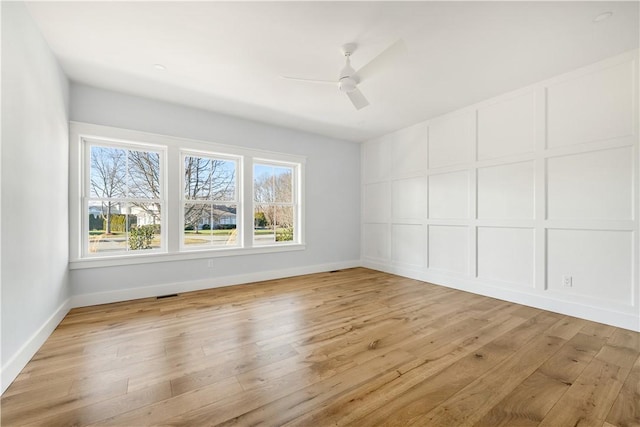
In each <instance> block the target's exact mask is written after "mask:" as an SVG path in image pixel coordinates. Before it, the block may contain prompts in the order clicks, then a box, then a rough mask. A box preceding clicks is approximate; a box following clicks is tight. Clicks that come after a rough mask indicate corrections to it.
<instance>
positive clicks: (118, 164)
mask: <svg viewBox="0 0 640 427" xmlns="http://www.w3.org/2000/svg"><path fill="white" fill-rule="evenodd" d="M86 154H87V159H86V160H87V164H88V169H89V171H88V172H89V173H88V174H87V183H86V186H85V192H86V193H85V206H86V211H85V215H86V217H85V218H86V221H85V227H86V233H85V239H83V240H84V243H85V245H84V246H85V255H87V256H92V255H101V256H104V255H114V254H115V255H118V254H122V253H127V252H131V251H135V252H140V251H154V250H155V251H157V250H159V249H161V248H163V242H162V233H161V231H162V224H163V220H162V218H163V213H164V198H163V194H164V189H163V185H162V183H163V181H162V178H163V171H162V168H161V164H162V159H163V152H162V150H154V149H151V148H149V147H143V146H139V145H136V146H134V145H125V144H118V145H114V144H108V143H105V142H102V141H95V142H94V141H91V142H87V146H86Z"/></svg>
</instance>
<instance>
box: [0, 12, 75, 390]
mask: <svg viewBox="0 0 640 427" xmlns="http://www.w3.org/2000/svg"><path fill="white" fill-rule="evenodd" d="M1 7H2V154H1V157H2V173H1V180H0V182H1V186H2V201H1V207H2V208H1V221H0V229H1V230H2V235H1V236H2V237H1V240H2V249H1V250H2V261H1V263H2V267H1V268H2V273H1V284H2V303H1V307H2V389H3V390H4V388H5V387H6V386H7V385H8V383H9V382H10V381H11V380H13V378H14V377H15V375H17V373H18V372H19V370H20V369H21V368H22V366H24V363H26V362H27V361H28V360H29V358H30V357H31V356H32V355H33V353H34V352H35V351H36V350H37V349H38V347H39V346H40V344H41V343H42V340H43V338H44V339H46V336H47V335H48V332H50V331H47V330H45V329H46V326H44V328H43V325H47V324H48V323H53V324H57V322H47V321H48V320H49V319H50V318H52V317H53V318H55V316H59V317H61V316H63V315H64V314H66V305H65V302H66V301H67V299H68V296H69V289H68V259H69V247H68V239H69V237H68V236H69V230H68V204H67V198H68V197H67V194H68V193H67V189H68V166H69V165H68V147H69V142H68V140H69V136H68V121H69V117H68V94H69V88H68V83H67V79H66V77H65V76H64V74H63V73H62V71H61V70H60V68H59V66H58V63H57V62H56V60H55V58H54V57H53V55H52V53H51V51H50V50H49V47H48V46H47V44H46V43H45V41H44V39H43V38H42V36H41V34H40V32H39V31H38V29H37V28H36V27H35V25H34V23H33V21H32V20H31V17H30V16H29V15H28V12H27V10H26V8H25V6H24V5H23V4H22V3H18V2H2V6H1Z"/></svg>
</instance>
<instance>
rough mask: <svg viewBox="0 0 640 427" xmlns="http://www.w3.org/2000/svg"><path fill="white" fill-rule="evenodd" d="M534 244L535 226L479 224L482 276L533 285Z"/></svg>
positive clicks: (480, 268) (479, 273)
mask: <svg viewBox="0 0 640 427" xmlns="http://www.w3.org/2000/svg"><path fill="white" fill-rule="evenodd" d="M534 246H535V244H534V229H532V228H506V227H478V277H479V278H480V279H487V280H490V281H498V282H503V283H505V284H506V285H509V286H514V285H515V286H522V287H527V288H531V287H533V285H534Z"/></svg>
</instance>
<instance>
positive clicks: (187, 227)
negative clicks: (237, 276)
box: [183, 203, 238, 247]
mask: <svg viewBox="0 0 640 427" xmlns="http://www.w3.org/2000/svg"><path fill="white" fill-rule="evenodd" d="M236 218H237V206H236V205H214V204H209V203H185V206H184V237H183V242H184V245H185V246H191V247H198V246H228V245H232V246H235V245H237V244H238V238H237V230H236Z"/></svg>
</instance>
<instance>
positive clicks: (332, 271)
mask: <svg viewBox="0 0 640 427" xmlns="http://www.w3.org/2000/svg"><path fill="white" fill-rule="evenodd" d="M339 271H340V270H331V271H330V272H329V273H337V272H339Z"/></svg>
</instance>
